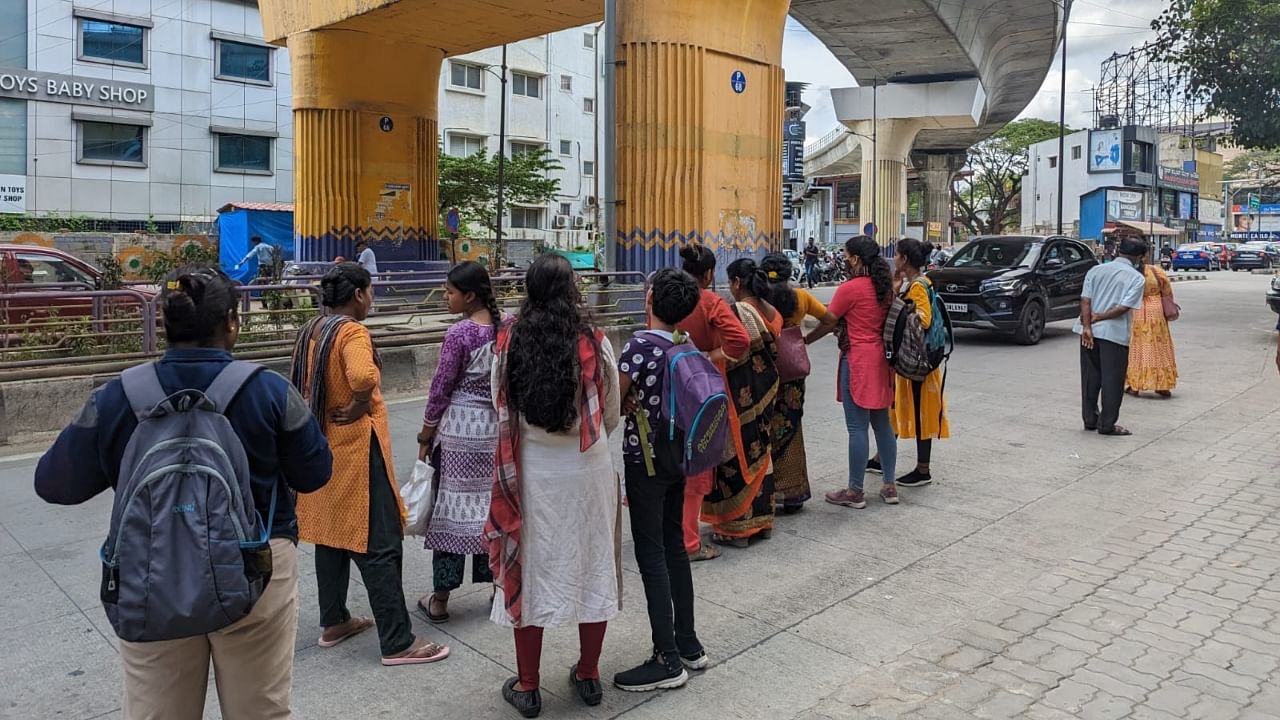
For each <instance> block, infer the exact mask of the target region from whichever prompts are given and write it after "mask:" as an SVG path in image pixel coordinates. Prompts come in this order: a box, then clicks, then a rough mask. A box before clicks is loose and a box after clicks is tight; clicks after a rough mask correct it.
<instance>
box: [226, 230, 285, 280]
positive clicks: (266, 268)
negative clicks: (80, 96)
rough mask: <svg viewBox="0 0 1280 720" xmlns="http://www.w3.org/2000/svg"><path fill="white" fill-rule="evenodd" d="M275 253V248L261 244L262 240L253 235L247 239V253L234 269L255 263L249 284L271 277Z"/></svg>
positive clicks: (274, 264)
mask: <svg viewBox="0 0 1280 720" xmlns="http://www.w3.org/2000/svg"><path fill="white" fill-rule="evenodd" d="M276 253H277V250H276V248H275V246H273V245H271V244H269V243H265V242H263V241H262V238H260V237H258V236H257V235H254V236H253V237H251V238H249V252H247V253H245V256H244V257H243V258H241V259H240V262H238V263H236V266H235V269H236V270H239V269H240V268H242V267H244V266H245V264H246V263H250V262H253V263H255V264H254V266H253V271H254V276H253V278H252V279H251V280H250V282H252V281H255V280H257V279H259V278H269V277H273V276H274V274H275V266H276Z"/></svg>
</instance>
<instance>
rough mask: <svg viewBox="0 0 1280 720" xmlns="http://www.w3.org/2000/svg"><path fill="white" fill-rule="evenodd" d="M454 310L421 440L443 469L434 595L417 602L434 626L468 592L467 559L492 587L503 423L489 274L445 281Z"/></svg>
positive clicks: (434, 517)
mask: <svg viewBox="0 0 1280 720" xmlns="http://www.w3.org/2000/svg"><path fill="white" fill-rule="evenodd" d="M445 297H446V299H447V300H448V303H449V311H450V312H454V313H459V314H461V315H463V316H464V317H463V319H462V320H460V321H458V322H457V323H454V325H453V326H452V327H450V328H449V331H448V333H446V334H445V338H444V344H443V345H442V346H441V348H440V363H439V365H438V367H437V369H436V374H435V377H434V378H433V379H432V381H431V391H430V394H429V395H428V397H427V410H426V414H425V416H424V417H423V421H422V432H421V433H419V435H418V448H419V449H418V457H419V459H423V460H425V459H426V458H427V457H428V456H429V455H430V456H432V457H433V464H434V465H436V467H437V468H438V474H437V477H438V486H437V489H436V501H435V507H434V509H433V511H432V514H431V521H430V523H429V524H428V526H427V533H426V547H427V549H429V550H433V551H434V553H433V556H432V560H431V564H432V584H433V590H434V592H432V593H430V594H428V595H427V596H426V597H424V598H422V599H421V600H419V601H418V607H419V608H420V609H421V610H422V611H423V612H424V613H426V615H427V619H428V620H430V621H431V622H433V623H437V624H438V623H443V622H447V621H448V620H449V593H451V592H452V591H454V590H457V589H458V588H459V587H461V586H462V581H463V576H464V574H465V570H466V562H467V556H468V555H470V556H471V582H473V583H492V582H493V574H492V573H491V572H490V570H489V557H488V554H487V548H486V544H485V539H484V523H485V520H486V519H487V518H488V517H489V497H490V492H491V490H492V487H493V460H494V457H495V454H496V452H497V445H498V417H497V412H496V411H495V410H494V409H493V393H492V392H491V389H490V384H489V383H490V381H489V376H490V372H491V370H492V367H493V338H494V336H495V334H496V330H497V327H498V325H499V324H500V323H501V316H500V314H499V311H498V304H497V301H496V300H495V299H494V296H493V288H492V285H491V284H490V282H489V274H488V273H487V272H486V271H485V269H484V268H483V267H482V266H480V265H479V264H477V263H473V262H464V263H462V264H460V265H458V266H457V267H455V268H454V269H453V270H451V271H450V272H449V277H448V280H447V281H446V282H445Z"/></svg>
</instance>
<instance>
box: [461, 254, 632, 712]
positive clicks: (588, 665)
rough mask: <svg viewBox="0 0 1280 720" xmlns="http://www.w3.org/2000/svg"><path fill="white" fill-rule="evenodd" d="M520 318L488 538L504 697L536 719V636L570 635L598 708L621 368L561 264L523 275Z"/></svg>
mask: <svg viewBox="0 0 1280 720" xmlns="http://www.w3.org/2000/svg"><path fill="white" fill-rule="evenodd" d="M525 291H526V297H525V301H524V304H523V305H522V306H521V308H520V315H519V316H518V317H517V318H516V320H515V321H514V322H512V323H506V324H504V325H503V327H502V329H501V330H500V331H499V332H498V340H497V343H496V348H495V352H496V356H495V358H494V368H493V374H492V385H493V392H494V395H495V402H494V405H495V406H496V408H497V410H498V454H497V460H496V463H497V467H496V472H495V477H494V482H493V497H492V502H491V504H490V507H489V520H488V522H487V523H486V524H485V534H486V535H487V536H488V538H489V563H490V567H491V568H492V569H493V574H494V577H495V578H496V580H497V585H498V592H497V597H496V598H495V600H494V603H493V612H492V614H491V615H490V619H492V620H493V622H495V623H497V624H498V625H501V626H504V627H509V628H512V629H513V630H514V634H515V644H516V670H517V673H518V675H517V677H513V678H511V679H510V680H507V682H506V683H505V684H504V685H503V687H502V697H503V699H505V700H506V701H507V702H508V703H509V704H511V705H512V706H513V707H514V708H515V709H516V710H517V711H519V712H520V714H521V715H523V716H524V717H529V718H532V717H537V716H538V714H539V713H541V712H542V694H541V692H540V691H539V687H540V684H541V677H540V675H539V669H540V666H541V658H542V632H543V628H548V627H560V626H563V625H576V626H577V627H578V648H579V655H578V662H577V663H576V664H575V665H574V666H573V669H572V670H571V671H570V673H569V679H570V681H571V682H572V684H573V686H574V689H575V692H576V694H577V695H578V698H579V699H580V700H582V702H584V703H585V704H587V705H598V704H600V700H601V697H602V695H603V690H602V688H601V686H600V667H599V663H600V652H601V649H602V648H603V646H604V635H605V630H606V628H607V625H608V621H609V620H612V619H613V618H615V617H616V616H617V615H618V608H619V602H620V598H621V594H622V565H621V558H620V557H619V548H620V544H621V541H620V538H619V533H620V532H621V530H622V528H621V526H620V523H619V516H620V514H621V509H622V505H621V497H620V494H619V487H618V479H617V473H616V471H615V470H614V467H613V452H612V451H611V450H610V449H609V438H608V435H609V433H611V432H613V430H614V429H615V428H616V427H617V425H618V421H619V405H618V402H619V401H618V398H619V396H618V391H619V385H618V366H617V361H616V360H615V359H614V354H613V348H612V346H610V344H609V340H608V339H607V338H605V336H604V333H603V332H601V331H600V330H598V329H596V328H594V327H592V326H591V324H590V323H589V321H588V319H587V317H586V316H584V314H583V312H582V310H581V306H582V305H581V304H582V297H581V294H580V293H579V291H578V282H577V276H576V275H575V274H574V272H573V268H572V267H570V266H569V261H568V260H566V259H565V258H564V257H562V256H560V255H555V254H552V253H545V254H542V255H539V256H538V257H537V259H535V260H534V261H533V263H532V264H531V265H530V266H529V270H528V271H527V272H526V273H525Z"/></svg>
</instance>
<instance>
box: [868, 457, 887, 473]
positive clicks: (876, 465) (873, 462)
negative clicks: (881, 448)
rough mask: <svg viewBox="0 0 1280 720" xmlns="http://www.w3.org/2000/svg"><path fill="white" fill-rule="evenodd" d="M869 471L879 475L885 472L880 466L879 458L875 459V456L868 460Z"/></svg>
mask: <svg viewBox="0 0 1280 720" xmlns="http://www.w3.org/2000/svg"><path fill="white" fill-rule="evenodd" d="M867 472H869V473H876V474H878V475H883V474H884V468H882V467H880V461H879V460H877V459H875V458H871V459H870V460H868V461H867Z"/></svg>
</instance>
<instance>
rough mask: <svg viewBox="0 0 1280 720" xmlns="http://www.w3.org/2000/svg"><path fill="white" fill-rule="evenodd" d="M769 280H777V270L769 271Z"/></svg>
mask: <svg viewBox="0 0 1280 720" xmlns="http://www.w3.org/2000/svg"><path fill="white" fill-rule="evenodd" d="M769 279H770V280H777V279H778V271H777V270H770V271H769Z"/></svg>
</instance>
